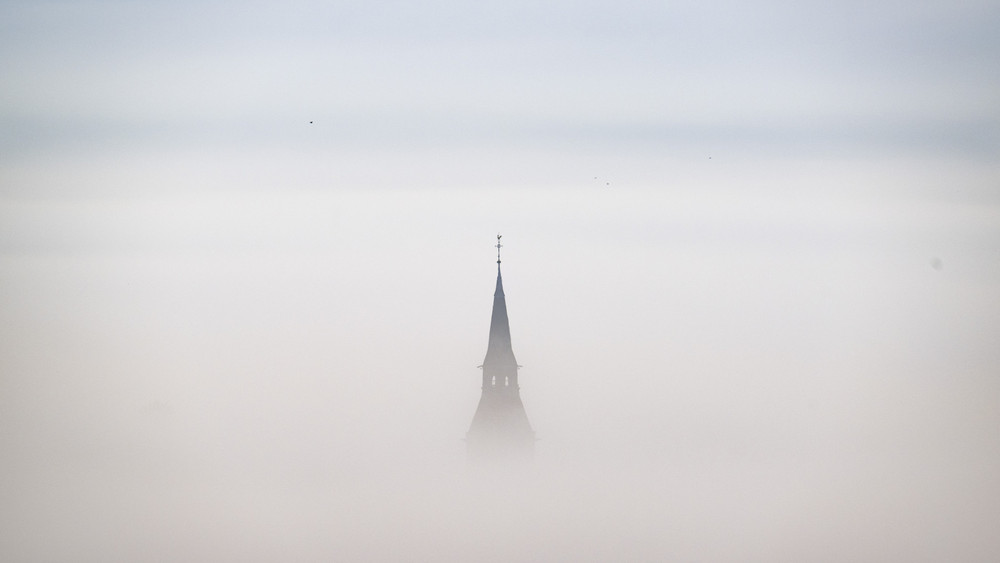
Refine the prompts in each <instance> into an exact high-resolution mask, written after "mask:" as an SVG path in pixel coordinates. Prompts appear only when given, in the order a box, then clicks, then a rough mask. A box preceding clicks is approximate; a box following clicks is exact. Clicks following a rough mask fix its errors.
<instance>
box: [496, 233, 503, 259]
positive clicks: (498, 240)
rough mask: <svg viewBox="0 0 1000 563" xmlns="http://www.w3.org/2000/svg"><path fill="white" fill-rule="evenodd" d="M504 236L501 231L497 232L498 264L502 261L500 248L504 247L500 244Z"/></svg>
mask: <svg viewBox="0 0 1000 563" xmlns="http://www.w3.org/2000/svg"><path fill="white" fill-rule="evenodd" d="M502 237H503V235H501V234H500V233H497V264H499V263H500V249H501V248H503V245H502V244H500V239H501V238H502Z"/></svg>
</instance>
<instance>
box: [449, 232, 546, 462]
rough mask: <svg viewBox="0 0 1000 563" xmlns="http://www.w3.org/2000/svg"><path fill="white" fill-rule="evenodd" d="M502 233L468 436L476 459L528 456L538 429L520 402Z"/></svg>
mask: <svg viewBox="0 0 1000 563" xmlns="http://www.w3.org/2000/svg"><path fill="white" fill-rule="evenodd" d="M500 239H501V235H499V234H498V235H497V245H496V248H497V286H496V291H494V292H493V315H492V317H491V319H490V340H489V345H488V346H487V348H486V358H485V359H484V360H483V365H482V366H480V367H481V368H482V370H483V386H482V391H483V393H482V396H481V397H480V399H479V407H478V408H477V409H476V414H475V416H474V417H473V419H472V426H471V427H470V428H469V433H468V435H467V436H466V441H467V445H468V450H469V456H470V457H471V458H475V459H482V458H497V457H526V456H530V455H531V452H532V450H533V449H534V441H535V433H534V431H532V429H531V424H530V423H529V422H528V415H527V413H525V412H524V405H523V404H522V403H521V393H520V386H519V385H518V381H517V370H518V368H519V367H520V366H518V365H517V360H516V359H515V358H514V350H513V347H512V346H511V342H510V322H509V320H508V319H507V300H506V297H505V296H504V292H503V277H502V275H501V273H500V248H501V247H502V246H503V245H501V244H500Z"/></svg>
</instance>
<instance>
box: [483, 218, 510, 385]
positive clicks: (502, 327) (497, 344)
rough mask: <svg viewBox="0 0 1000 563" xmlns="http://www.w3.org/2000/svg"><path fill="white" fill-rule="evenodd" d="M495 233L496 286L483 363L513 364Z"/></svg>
mask: <svg viewBox="0 0 1000 563" xmlns="http://www.w3.org/2000/svg"><path fill="white" fill-rule="evenodd" d="M501 236H502V235H499V234H498V235H497V245H496V248H497V288H496V290H495V291H494V292H493V315H492V316H491V318H490V342H489V346H488V347H487V349H486V359H485V360H483V365H484V366H485V365H491V366H499V365H505V366H511V365H512V366H514V368H515V371H516V368H517V360H516V359H514V350H513V347H512V346H511V344H510V321H509V320H508V319H507V299H506V297H505V296H504V294H503V276H502V275H501V274H500V248H501V247H502V246H503V245H502V244H500V238H501Z"/></svg>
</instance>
